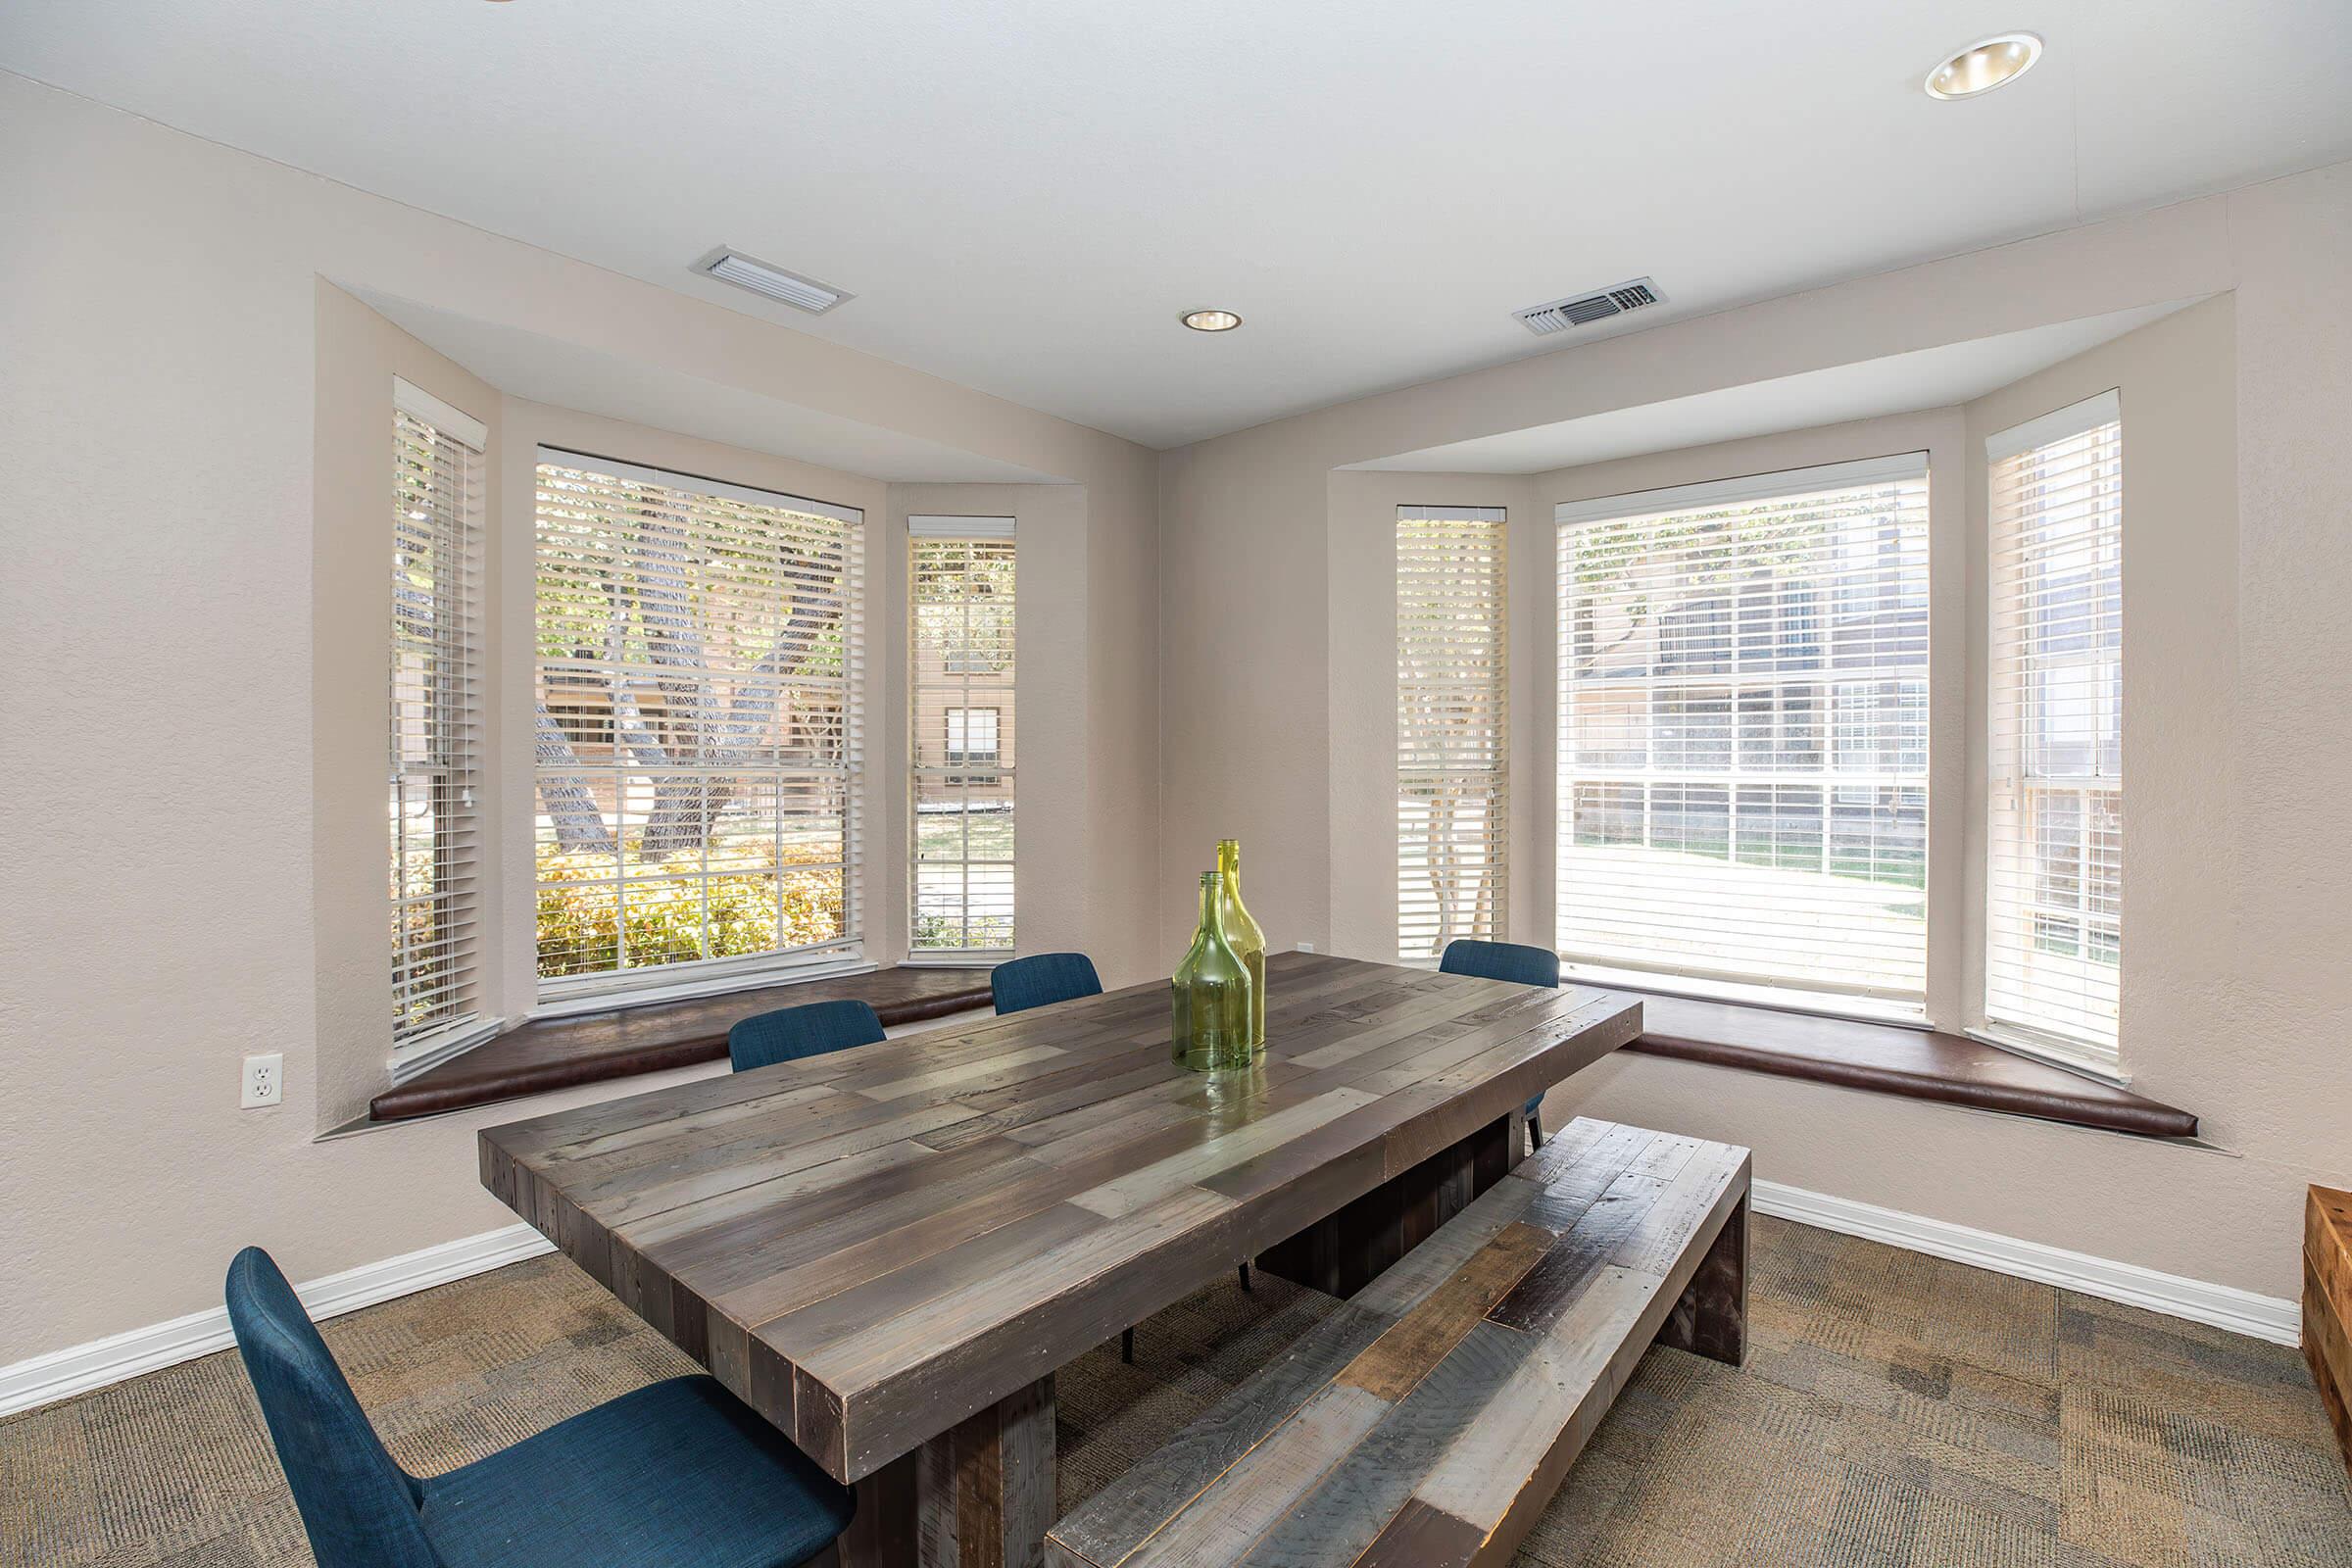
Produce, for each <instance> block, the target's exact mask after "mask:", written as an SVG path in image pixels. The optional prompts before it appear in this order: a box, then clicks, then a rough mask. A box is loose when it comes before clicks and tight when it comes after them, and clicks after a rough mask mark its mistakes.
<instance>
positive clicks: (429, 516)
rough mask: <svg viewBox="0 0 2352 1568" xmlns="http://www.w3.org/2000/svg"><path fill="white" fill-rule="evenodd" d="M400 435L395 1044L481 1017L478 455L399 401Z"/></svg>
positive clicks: (394, 666) (391, 887) (398, 395)
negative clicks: (477, 977) (477, 978)
mask: <svg viewBox="0 0 2352 1568" xmlns="http://www.w3.org/2000/svg"><path fill="white" fill-rule="evenodd" d="M405 401H406V389H405V387H404V386H401V385H396V386H395V389H394V404H395V411H394V414H393V429H392V553H391V554H392V559H391V566H392V572H391V576H392V581H391V601H392V636H391V727H390V737H389V738H390V760H391V784H390V789H389V792H388V797H387V802H386V808H387V818H388V820H387V826H388V828H389V838H390V858H389V872H390V874H389V877H388V879H387V891H388V892H389V894H390V896H391V901H392V907H391V922H390V931H391V943H392V1039H393V1043H394V1044H395V1045H399V1044H401V1043H403V1042H407V1041H410V1040H416V1039H418V1038H420V1037H422V1036H425V1035H428V1034H433V1033H436V1032H438V1031H441V1030H445V1029H450V1028H454V1027H457V1026H459V1025H463V1024H466V1023H467V1022H469V1021H471V1020H472V1019H473V1018H474V1017H475V1016H476V1014H477V1011H478V1002H477V998H476V996H475V986H474V961H475V955H474V947H475V936H474V933H475V925H476V913H477V911H476V907H475V897H474V879H475V874H476V868H477V864H478V855H479V844H478V840H477V834H476V816H475V809H474V774H475V770H476V769H477V768H478V766H479V765H480V757H479V751H480V736H479V730H478V716H479V706H478V694H477V687H478V684H479V681H480V649H481V639H480V612H481V548H482V540H481V528H482V520H481V509H482V492H483V460H482V453H481V452H480V450H479V449H478V448H476V447H474V446H472V445H471V444H469V443H468V442H467V441H465V440H461V439H460V438H459V437H458V436H456V435H454V434H452V433H450V432H448V431H445V430H442V429H439V428H437V427H435V426H434V425H432V424H430V423H428V422H426V421H425V420H424V419H423V418H421V417H417V415H416V414H414V413H411V412H410V411H409V409H408V408H407V407H403V406H402V405H403V404H404V402H405Z"/></svg>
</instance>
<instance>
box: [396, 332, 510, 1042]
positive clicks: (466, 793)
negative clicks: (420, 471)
mask: <svg viewBox="0 0 2352 1568" xmlns="http://www.w3.org/2000/svg"><path fill="white" fill-rule="evenodd" d="M392 408H393V426H394V437H395V440H396V442H402V443H406V442H408V441H411V440H415V439H429V440H431V441H432V442H433V445H434V447H435V449H436V450H439V449H440V448H441V447H443V446H444V445H446V446H447V447H448V448H450V449H451V450H452V451H454V453H455V454H457V455H458V457H459V462H460V472H459V474H458V477H457V486H458V493H457V494H456V495H455V496H454V497H451V498H449V499H450V500H451V501H452V503H453V505H454V512H455V515H454V516H450V517H445V518H416V517H414V515H410V516H406V517H397V518H396V530H395V538H396V540H397V539H398V538H399V537H400V536H402V535H403V534H406V535H408V536H410V537H420V536H423V537H429V541H430V544H429V547H430V548H431V549H432V551H433V553H434V556H435V558H436V564H437V567H442V566H448V567H454V569H455V574H456V578H457V580H456V583H455V584H454V592H452V593H447V594H445V593H444V592H443V582H442V578H441V576H440V573H439V570H438V569H437V570H436V574H435V578H434V589H433V595H434V607H433V613H432V621H433V622H434V624H435V625H436V626H439V625H441V624H443V623H445V622H446V624H447V625H448V626H449V627H450V628H451V633H450V635H449V636H448V637H447V638H446V639H444V638H442V636H441V634H440V633H439V632H436V633H435V635H434V639H433V641H434V644H435V646H436V647H437V649H438V652H439V655H440V656H441V657H447V656H448V655H450V654H454V655H455V656H456V660H457V662H458V665H459V668H458V670H457V671H456V673H455V677H454V680H452V679H450V678H448V677H443V678H441V679H438V680H436V681H434V682H433V685H434V687H435V693H436V694H435V695H432V696H428V697H426V698H425V699H424V701H425V704H426V706H427V707H428V708H432V709H434V710H436V712H434V713H429V714H426V715H422V716H421V721H420V728H421V731H422V733H420V734H418V735H414V736H411V735H409V734H407V733H406V732H407V730H408V728H409V724H410V720H411V719H414V718H417V717H418V715H416V714H404V711H403V709H402V705H401V693H400V684H401V682H400V650H401V648H402V646H403V644H402V642H401V641H400V635H399V634H400V628H401V613H400V606H399V604H398V603H397V602H395V603H394V604H393V606H392V613H391V616H390V621H391V632H392V636H393V639H394V640H393V641H392V643H391V644H390V645H389V653H390V662H391V682H392V688H391V712H390V719H391V730H390V743H391V744H390V752H391V755H390V768H389V774H388V779H387V787H388V789H389V791H390V803H389V804H390V817H391V823H392V826H391V837H392V845H391V854H392V857H393V858H394V860H397V859H398V858H399V857H400V854H401V850H400V847H399V845H400V832H399V828H398V825H397V824H398V822H399V819H400V818H401V817H402V815H403V814H404V812H403V809H402V808H403V803H404V802H405V801H406V800H407V799H408V798H409V797H410V795H411V794H412V792H413V791H414V790H416V789H417V788H421V789H423V790H424V791H425V792H427V793H428V794H436V795H437V794H445V793H447V794H454V804H455V805H456V808H457V809H456V811H455V812H454V818H455V823H454V831H453V832H452V833H451V834H450V835H449V837H448V839H447V840H446V841H444V842H441V843H436V846H435V848H434V850H433V851H432V855H433V858H434V864H435V871H434V878H433V880H434V885H435V887H436V888H439V887H441V886H443V885H444V884H445V883H448V884H454V885H455V887H456V889H457V891H456V892H454V893H451V894H436V895H435V896H434V898H435V902H437V903H440V904H442V905H443V906H444V909H445V918H447V919H448V920H449V921H450V923H451V924H452V925H454V926H455V927H456V928H457V931H458V933H459V934H458V935H456V936H455V937H454V938H452V939H451V940H452V942H453V945H454V947H453V953H452V958H453V961H455V962H457V963H458V964H460V965H462V966H463V967H462V968H461V971H460V974H459V978H458V980H457V990H456V991H455V992H454V993H453V995H452V996H451V998H450V1001H449V1005H447V1007H446V1008H444V1009H441V1010H440V1014H439V1016H437V1017H435V1018H434V1019H433V1020H432V1021H431V1023H430V1024H429V1026H427V1027H423V1028H418V1029H414V1030H405V1031H404V1030H403V1029H402V1028H401V1026H400V1023H399V1020H398V1016H397V1015H398V1013H399V1011H400V1007H399V1005H398V1002H399V997H400V994H401V992H402V990H403V988H404V986H405V985H406V984H407V982H405V981H404V979H403V976H404V975H405V974H406V973H407V972H408V970H409V967H410V964H411V962H412V959H411V957H410V954H409V949H408V947H407V938H406V932H407V922H406V921H405V920H403V919H402V918H401V917H400V912H401V910H402V908H403V907H404V906H406V905H409V904H413V903H415V902H417V901H416V900H415V899H413V898H407V897H403V896H402V895H400V894H398V893H393V895H392V913H393V931H394V939H393V954H392V957H393V971H392V972H393V985H394V996H395V1007H394V1012H395V1019H394V1023H393V1026H392V1053H391V1060H390V1063H389V1065H390V1070H391V1074H392V1080H393V1082H395V1083H400V1082H403V1081H405V1080H407V1079H409V1078H413V1077H415V1076H416V1075H417V1073H420V1072H422V1071H424V1070H425V1069H426V1068H428V1067H430V1066H432V1065H434V1064H435V1063H437V1062H441V1061H446V1060H448V1059H449V1058H450V1057H452V1056H454V1055H457V1054H459V1053H461V1052H464V1051H466V1050H467V1049H469V1048H470V1047H473V1046H476V1045H479V1044H480V1043H481V1042H482V1041H484V1040H486V1039H488V1038H489V1037H490V1036H492V1035H494V1034H496V1033H497V1032H498V1031H499V1030H500V1029H501V1028H502V1027H503V1026H504V1024H505V1020H504V1019H503V1018H498V1017H493V1016H488V1015H486V1014H485V1013H484V1011H483V1005H484V1002H485V1000H486V998H487V995H488V988H487V986H486V984H485V978H484V973H483V969H482V964H483V962H484V961H485V959H486V957H487V952H486V950H487V949H488V947H489V946H490V944H491V939H492V938H491V928H492V926H493V924H494V922H493V921H492V920H490V919H489V918H487V915H488V914H489V912H490V911H489V910H488V908H487V906H486V903H485V901H484V900H483V898H482V895H481V884H482V879H483V875H484V872H485V870H486V869H487V866H488V864H489V859H490V846H489V844H488V842H487V838H486V834H487V831H488V828H489V825H490V812H489V811H488V810H487V809H485V806H484V803H483V802H482V800H481V799H480V797H481V794H482V792H483V791H484V790H485V789H486V788H487V782H488V771H489V770H488V768H487V766H486V765H485V758H484V756H483V730H482V720H481V702H482V688H483V682H484V679H485V668H484V665H485V659H484V633H483V626H484V618H483V582H484V576H485V572H484V558H485V553H486V543H485V532H486V520H485V514H486V510H487V507H486V500H487V495H488V484H489V478H488V452H489V444H490V432H489V427H488V426H487V425H486V424H484V423H483V422H482V421H481V420H480V419H478V418H476V417H473V416H472V415H469V414H467V413H466V412H465V411H464V410H462V409H459V408H457V407H455V406H454V405H452V404H450V403H447V402H445V401H443V400H442V399H440V398H437V397H435V396H434V395H433V394H432V393H430V392H427V391H425V390H424V389H423V388H422V387H419V386H417V385H416V384H415V383H413V382H411V381H408V380H406V379H403V378H401V377H398V376H395V377H394V378H393V381H392ZM410 421H414V422H415V424H416V425H420V426H423V427H424V430H423V432H422V434H421V435H420V436H413V435H411V434H410V430H411V424H410ZM394 505H395V509H396V511H397V510H398V509H399V507H400V501H399V499H398V498H396V499H395V502H394ZM416 521H422V522H424V523H425V528H424V529H422V530H415V529H411V528H409V527H408V526H406V525H407V524H409V523H411V522H416ZM395 548H396V549H397V548H398V545H397V543H396V545H395ZM445 557H446V558H449V559H447V560H443V559H442V558H445ZM394 569H395V571H396V572H397V571H398V570H399V567H398V565H397V564H395V567H394ZM410 646H415V647H422V646H424V645H422V644H411V645H410ZM445 709H454V711H440V710H445ZM437 732H438V733H446V734H447V736H448V737H449V738H448V740H447V741H446V742H444V743H442V745H443V747H444V751H443V754H442V755H440V756H438V757H435V758H429V759H426V758H419V757H417V755H416V753H417V750H418V748H419V747H421V748H423V749H425V750H431V749H433V747H434V745H435V742H434V740H433V738H432V737H433V736H434V734H435V733H437ZM437 815H438V816H444V817H446V816H451V815H453V813H451V812H449V811H447V810H446V809H445V810H444V811H442V812H440V813H437ZM445 854H446V855H447V856H448V857H449V858H450V860H451V861H453V862H455V863H454V866H453V867H445V866H444V865H443V856H444V855H445ZM387 891H390V890H389V889H387Z"/></svg>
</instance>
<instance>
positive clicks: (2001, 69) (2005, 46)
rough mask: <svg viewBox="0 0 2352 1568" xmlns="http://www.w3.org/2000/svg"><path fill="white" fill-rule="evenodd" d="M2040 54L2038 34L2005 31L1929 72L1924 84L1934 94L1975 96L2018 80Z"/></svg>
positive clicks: (1942, 95)
mask: <svg viewBox="0 0 2352 1568" xmlns="http://www.w3.org/2000/svg"><path fill="white" fill-rule="evenodd" d="M2040 58H2041V39H2040V38H2039V37H2038V36H2036V35H2035V34H2034V33H2031V32H2004V33H2000V34H1998V35H1997V36H1994V37H1990V38H1984V39H1980V40H1979V41H1978V42H1976V43H1972V44H1970V45H1969V46H1968V47H1967V48H1965V49H1963V50H1961V51H1960V52H1959V53H1958V54H1956V55H1954V56H1952V58H1951V59H1949V60H1946V61H1945V62H1944V63H1943V64H1942V65H1940V66H1937V67H1936V69H1935V70H1934V71H1931V72H1929V73H1928V79H1927V81H1926V82H1925V83H1923V85H1925V86H1926V88H1927V89H1928V96H1929V97H1931V98H1947V99H1948V98H1974V97H1976V96H1977V95H1978V94H1979V93H1987V92H1990V91H1992V89H1993V88H1995V87H1999V86H2003V85H2005V84H2007V83H2009V82H2012V81H2015V80H2016V79H2017V78H2018V77H2020V76H2022V75H2024V74H2025V73H2027V72H2028V71H2031V70H2032V69H2033V68H2034V61H2036V60H2039V59H2040Z"/></svg>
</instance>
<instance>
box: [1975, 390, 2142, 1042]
mask: <svg viewBox="0 0 2352 1568" xmlns="http://www.w3.org/2000/svg"><path fill="white" fill-rule="evenodd" d="M2099 402H2100V400H2094V404H2098V403H2099ZM2108 415H2109V411H2108V409H2107V408H2106V407H2105V406H2103V405H2102V406H2098V407H2093V408H2091V409H2090V410H2089V412H2087V413H2085V414H2083V415H2082V416H2079V417H2078V420H2068V421H2065V422H2078V421H2079V427H2078V428H2076V429H2075V430H2074V431H2073V432H2072V433H2068V434H2063V435H2058V436H2055V437H2054V438H2052V439H2049V440H2046V441H2043V442H2042V443H2040V444H2038V445H2035V446H2033V447H2031V448H2029V449H2027V450H2025V451H2021V452H2017V453H2015V454H2012V455H2010V456H2006V457H2003V458H2001V459H1999V460H1998V461H1996V462H1994V463H1993V464H1992V466H1991V506H1990V516H1991V524H1992V595H1991V597H1992V641H1991V697H1992V747H1991V759H1990V771H1991V777H1990V790H1989V800H1990V803H1991V812H1990V821H1989V823H1988V828H1989V832H1988V835H1987V838H1988V843H1989V853H1988V855H1987V856H1986V890H1985V891H1986V898H1985V1020H1986V1022H1987V1023H1989V1024H1991V1025H1992V1026H1994V1027H1996V1028H2003V1029H2010V1030H2015V1031H2018V1032H2021V1033H2023V1034H2025V1035H2027V1036H2029V1037H2030V1038H2032V1039H2033V1040H2034V1042H2035V1043H2037V1044H2041V1045H2045V1046H2048V1047H2051V1048H2053V1049H2056V1050H2060V1051H2062V1052H2066V1053H2069V1054H2077V1055H2080V1056H2081V1057H2082V1059H2084V1060H2085V1061H2088V1062H2090V1063H2092V1064H2094V1065H2108V1066H2112V1065H2113V1064H2115V1062H2116V1061H2117V1060H2118V1047H2119V1040H2118V1022H2119V1008H2118V1002H2119V998H2120V994H2121V986H2120V983H2119V982H2120V966H2121V960H2122V956H2123V426H2122V423H2121V421H2120V420H2118V419H2116V418H2114V417H2107V416H2108ZM2000 439H2001V438H1999V437H1995V440H1996V441H1998V440H2000Z"/></svg>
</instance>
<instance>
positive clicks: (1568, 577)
mask: <svg viewBox="0 0 2352 1568" xmlns="http://www.w3.org/2000/svg"><path fill="white" fill-rule="evenodd" d="M1838 477H1839V476H1838V475H1835V474H1825V475H1822V476H1821V477H1820V478H1819V479H1817V480H1816V481H1815V482H1814V483H1813V484H1811V485H1807V484H1806V482H1805V476H1804V475H1802V474H1796V475H1790V476H1789V483H1790V488H1789V489H1788V490H1786V491H1784V492H1782V493H1780V494H1777V495H1776V494H1766V495H1763V496H1761V497H1756V498H1752V499H1740V500H1737V501H1726V502H1724V503H1721V504H1716V505H1700V506H1693V507H1687V508H1683V509H1675V510H1664V511H1649V512H1640V511H1629V512H1627V513H1626V514H1624V515H1617V516H1603V517H1597V518H1593V519H1591V520H1571V521H1568V522H1564V523H1563V524H1562V525H1561V528H1560V537H1559V573H1560V576H1559V596H1560V625H1561V627H1562V637H1561V644H1560V712H1559V725H1560V730H1559V737H1560V738H1559V748H1560V750H1559V766H1560V800H1561V801H1562V802H1563V803H1565V804H1566V805H1567V806H1568V810H1567V812H1566V813H1565V815H1564V817H1563V819H1562V821H1561V822H1560V824H1559V832H1558V837H1559V882H1558V886H1559V908H1558V911H1557V914H1558V927H1557V929H1558V941H1559V946H1560V950H1561V953H1562V955H1563V956H1566V957H1569V958H1571V959H1575V960H1579V961H1582V962H1586V963H1590V964H1593V965H1597V966H1602V967H1606V968H1612V969H1634V970H1643V971H1651V972H1657V973H1661V974H1667V975H1673V976H1678V977H1682V978H1686V979H1690V980H1694V981H1698V982H1701V983H1706V982H1715V983H1724V984H1733V985H1741V986H1773V987H1786V988H1789V989H1792V990H1797V991H1804V992H1812V993H1828V994H1835V995H1844V996H1857V997H1868V998H1872V999H1876V1000H1880V1001H1884V1002H1891V1003H1894V1004H1896V1005H1902V1006H1907V1007H1917V1006H1919V1005H1922V1003H1923V999H1924V995H1925V991H1926V980H1927V911H1926V900H1925V887H1926V828H1927V767H1928V743H1927V700H1928V685H1927V682H1928V644H1927V614H1928V601H1927V572H1928V558H1927V533H1928V518H1927V499H1928V490H1927V478H1926V474H1925V466H1924V464H1922V465H1921V466H1919V467H1918V468H1916V469H1912V468H1906V467H1902V466H1895V467H1893V468H1891V469H1885V468H1882V469H1881V470H1879V471H1878V472H1874V473H1873V474H1871V475H1870V476H1868V477H1867V478H1864V479H1848V480H1847V481H1846V482H1843V483H1839V482H1838ZM1629 506H1631V507H1635V508H1638V507H1639V506H1640V501H1639V498H1634V499H1632V500H1631V501H1630V502H1629Z"/></svg>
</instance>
